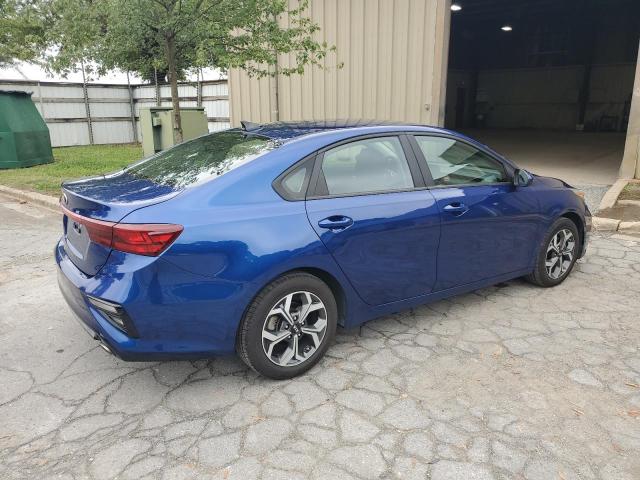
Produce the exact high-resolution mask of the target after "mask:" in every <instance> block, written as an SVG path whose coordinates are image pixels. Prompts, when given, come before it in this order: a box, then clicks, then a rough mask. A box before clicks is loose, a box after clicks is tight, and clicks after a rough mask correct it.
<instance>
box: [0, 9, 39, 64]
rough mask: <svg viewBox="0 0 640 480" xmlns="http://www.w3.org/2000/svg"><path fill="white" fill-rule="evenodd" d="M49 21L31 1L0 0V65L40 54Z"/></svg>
mask: <svg viewBox="0 0 640 480" xmlns="http://www.w3.org/2000/svg"><path fill="white" fill-rule="evenodd" d="M47 23H48V22H47V18H46V15H42V14H41V12H39V11H38V10H37V9H36V8H35V5H34V4H33V2H31V1H20V0H0V67H3V66H6V65H12V64H13V63H15V62H16V61H18V60H27V61H28V60H33V59H34V58H35V57H37V55H38V53H39V52H41V51H42V49H43V48H44V45H45V42H44V29H45V28H46V25H47Z"/></svg>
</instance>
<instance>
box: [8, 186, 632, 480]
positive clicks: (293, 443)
mask: <svg viewBox="0 0 640 480" xmlns="http://www.w3.org/2000/svg"><path fill="white" fill-rule="evenodd" d="M59 223H60V221H59V217H58V216H56V215H54V214H52V213H48V212H47V211H44V210H39V209H36V208H34V207H31V206H28V205H21V204H19V203H17V202H14V201H11V200H6V199H1V198H0V224H1V225H2V228H1V229H0V267H1V268H0V345H2V348H1V349H0V385H2V388H1V389H0V478H2V479H18V478H20V479H23V478H28V479H48V478H56V479H85V478H86V479H96V480H97V479H106V478H122V479H139V478H150V479H151V478H162V479H165V478H166V479H182V478H193V479H209V478H219V479H234V478H238V479H242V480H250V479H253V478H258V479H262V480H267V479H276V478H277V479H298V478H300V479H303V478H314V479H327V478H331V479H349V478H360V479H374V478H386V479H392V478H402V479H431V480H457V479H460V480H472V479H475V480H486V479H496V480H499V479H518V480H520V479H525V480H547V479H549V480H575V479H603V480H631V479H638V478H640V456H639V455H638V452H639V451H640V352H639V350H638V345H639V344H640V323H639V321H638V320H639V319H640V316H639V315H638V310H639V309H640V241H636V240H635V239H634V238H633V237H623V236H616V235H614V236H610V237H606V236H601V235H594V236H593V237H592V243H591V247H590V250H589V253H588V254H587V257H586V258H585V259H583V260H581V261H580V263H579V264H578V266H577V268H576V270H575V271H574V272H573V273H572V275H571V276H570V277H569V279H568V280H567V281H566V282H565V283H564V284H562V285H561V286H559V287H556V288H554V289H541V288H536V287H533V286H531V285H528V284H526V283H524V282H523V281H520V280H515V281H511V282H508V283H504V284H500V285H498V286H495V287H492V288H486V289H483V290H480V291H477V292H474V293H471V294H467V295H463V296H459V297H456V298H453V299H450V300H446V301H440V302H437V303H434V304H431V305H430V306H425V307H422V308H418V309H415V310H412V311H408V312H405V313H403V314H399V315H395V316H391V317H387V318H384V319H380V320H377V321H374V322H371V323H368V324H367V325H366V326H364V327H363V328H362V329H360V330H356V331H343V332H340V333H339V335H338V338H337V342H336V344H335V345H334V346H333V347H332V348H330V350H329V352H328V354H327V356H326V358H325V359H324V360H323V361H322V362H321V363H320V364H319V365H318V366H317V367H316V368H314V369H313V370H311V372H310V373H309V374H307V375H305V376H303V377H301V378H297V379H294V380H291V381H281V382H276V381H270V380H266V379H264V378H260V377H258V376H257V375H256V374H254V373H253V372H251V371H249V370H248V369H247V368H245V367H244V365H243V364H242V363H241V362H240V361H239V360H237V359H236V358H233V357H231V358H218V359H213V360H202V361H195V362H165V363H125V362H122V361H119V360H117V359H115V358H113V357H111V356H109V355H107V354H106V353H105V352H104V351H103V350H102V349H100V348H99V347H98V346H97V345H96V343H95V342H94V341H93V340H91V339H90V338H89V337H88V336H87V335H86V334H85V333H84V331H83V330H82V328H81V327H80V326H79V325H78V324H77V323H76V321H75V320H74V319H73V317H72V315H71V313H70V312H69V310H68V309H67V307H66V305H65V304H64V301H63V299H62V297H61V296H60V294H59V292H58V288H57V285H56V280H55V267H54V264H53V260H52V248H53V245H54V243H55V241H56V238H57V236H58V234H59V231H60V226H59Z"/></svg>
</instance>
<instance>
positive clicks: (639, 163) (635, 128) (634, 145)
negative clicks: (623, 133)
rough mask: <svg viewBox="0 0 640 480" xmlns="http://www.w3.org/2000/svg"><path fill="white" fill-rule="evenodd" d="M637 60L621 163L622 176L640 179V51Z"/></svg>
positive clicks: (620, 174)
mask: <svg viewBox="0 0 640 480" xmlns="http://www.w3.org/2000/svg"><path fill="white" fill-rule="evenodd" d="M636 62H637V63H636V78H635V80H634V83H633V93H632V95H631V110H630V112H629V125H628V127H627V140H626V142H625V145H624V156H623V157H622V165H620V173H619V176H620V178H639V179H640V51H639V52H638V59H637V60H636Z"/></svg>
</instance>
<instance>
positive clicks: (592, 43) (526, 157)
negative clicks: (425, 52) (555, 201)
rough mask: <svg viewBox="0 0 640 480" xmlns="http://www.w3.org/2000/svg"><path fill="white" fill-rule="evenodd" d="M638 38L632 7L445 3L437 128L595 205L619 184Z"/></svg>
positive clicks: (598, 2) (595, 2) (614, 1)
mask: <svg viewBox="0 0 640 480" xmlns="http://www.w3.org/2000/svg"><path fill="white" fill-rule="evenodd" d="M639 34H640V2H638V1H637V0H607V1H604V0H466V1H465V0H461V1H456V0H453V2H452V11H451V34H450V35H451V36H450V48H449V64H448V65H449V67H448V75H447V94H446V95H447V97H446V111H445V126H446V127H447V128H452V129H455V130H459V131H462V132H464V133H467V134H468V135H470V136H472V137H474V138H476V139H478V140H480V141H482V142H483V143H486V144H488V145H490V146H492V147H493V148H494V149H495V150H497V151H499V152H500V153H502V154H504V155H505V156H507V157H508V158H511V159H512V160H514V161H516V162H517V163H518V164H520V165H521V166H523V167H524V168H527V169H530V170H531V171H532V172H534V173H539V174H542V175H551V176H554V177H559V178H562V179H564V180H566V181H567V182H569V183H571V184H574V185H576V186H580V187H585V186H586V187H588V189H587V195H588V201H589V202H588V203H590V204H591V206H592V207H593V206H597V204H598V203H599V197H601V196H602V195H603V194H604V192H605V191H606V188H607V186H608V185H611V184H612V183H613V182H614V181H615V180H616V179H617V178H618V171H619V168H620V163H621V160H622V156H623V152H624V145H625V137H626V133H625V132H626V130H627V125H628V122H629V111H630V106H631V95H632V90H633V84H634V78H635V70H636V62H637V58H638V41H639Z"/></svg>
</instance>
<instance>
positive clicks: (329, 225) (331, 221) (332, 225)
mask: <svg viewBox="0 0 640 480" xmlns="http://www.w3.org/2000/svg"><path fill="white" fill-rule="evenodd" d="M351 225H353V219H352V218H350V217H345V216H344V215H332V216H330V217H327V218H325V219H322V220H320V221H319V222H318V226H319V227H320V228H326V229H327V230H344V229H345V228H349V227H350V226H351Z"/></svg>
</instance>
